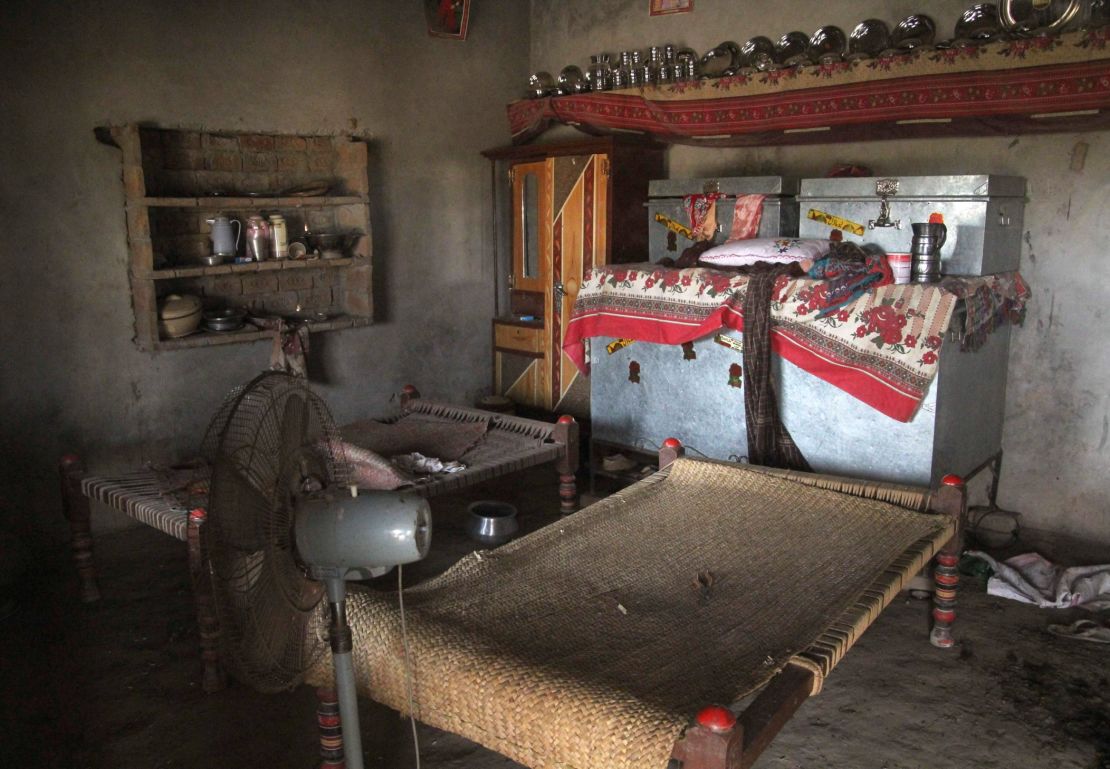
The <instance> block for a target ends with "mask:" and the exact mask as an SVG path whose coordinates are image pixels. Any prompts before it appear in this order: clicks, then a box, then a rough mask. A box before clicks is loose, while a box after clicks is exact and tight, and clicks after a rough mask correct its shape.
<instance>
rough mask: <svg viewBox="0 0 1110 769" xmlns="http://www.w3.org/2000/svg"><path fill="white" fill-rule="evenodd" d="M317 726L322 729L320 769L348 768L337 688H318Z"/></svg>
mask: <svg viewBox="0 0 1110 769" xmlns="http://www.w3.org/2000/svg"><path fill="white" fill-rule="evenodd" d="M316 699H317V701H318V702H319V704H318V705H317V706H316V726H317V728H318V729H319V730H320V769H346V766H347V764H346V761H345V760H344V757H343V723H342V721H341V720H340V718H339V697H337V696H336V694H335V689H328V688H326V687H321V688H319V689H317V690H316Z"/></svg>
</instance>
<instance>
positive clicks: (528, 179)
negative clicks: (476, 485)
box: [482, 137, 663, 418]
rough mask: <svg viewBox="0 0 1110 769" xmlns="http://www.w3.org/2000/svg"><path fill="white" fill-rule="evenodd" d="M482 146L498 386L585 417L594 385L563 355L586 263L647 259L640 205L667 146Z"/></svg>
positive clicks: (519, 398)
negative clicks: (490, 210)
mask: <svg viewBox="0 0 1110 769" xmlns="http://www.w3.org/2000/svg"><path fill="white" fill-rule="evenodd" d="M482 154H483V155H485V156H486V157H487V158H489V160H490V161H491V162H492V164H493V188H494V190H493V193H494V211H495V215H494V222H495V241H496V247H497V266H498V269H497V272H496V274H497V276H498V285H497V287H496V291H497V297H498V312H497V314H496V317H495V318H494V319H493V328H492V340H493V359H494V365H493V389H494V393H495V394H498V395H505V396H507V397H508V398H510V399H512V400H513V401H514V402H515V403H517V404H520V405H522V406H528V407H533V408H538V409H542V410H545V411H552V412H559V413H570V414H574V415H575V416H578V417H582V418H585V417H588V416H589V384H588V383H587V382H585V381H583V379H582V377H580V376H579V374H578V371H577V369H575V367H574V364H573V363H571V361H570V359H569V358H568V357H567V356H566V355H564V354H563V352H562V339H563V333H564V331H565V329H566V324H567V321H568V320H569V319H570V310H571V308H572V307H573V305H574V299H575V297H576V296H577V295H578V289H579V288H580V286H581V283H582V275H583V273H584V272H585V271H586V270H588V269H590V268H591V267H593V266H594V265H600V264H610V263H616V262H642V261H646V260H647V258H648V250H647V241H648V231H647V219H646V216H645V214H644V205H645V204H646V202H647V196H648V181H649V180H651V179H657V178H660V177H662V176H663V147H662V146H661V145H658V144H654V143H649V142H645V141H642V140H639V141H637V140H631V139H620V138H617V137H602V138H597V139H589V140H583V141H575V142H567V143H562V144H545V145H533V146H524V147H505V148H499V149H494V150H487V151H486V152H484V153H482ZM502 278H503V280H502Z"/></svg>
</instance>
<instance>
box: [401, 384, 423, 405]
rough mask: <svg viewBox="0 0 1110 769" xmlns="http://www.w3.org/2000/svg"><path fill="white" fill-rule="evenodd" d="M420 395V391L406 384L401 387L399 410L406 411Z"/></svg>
mask: <svg viewBox="0 0 1110 769" xmlns="http://www.w3.org/2000/svg"><path fill="white" fill-rule="evenodd" d="M419 397H420V391H419V390H417V389H416V388H415V387H413V386H412V385H410V384H408V385H405V386H404V387H402V388H401V411H408V410H409V406H410V405H411V404H412V402H413V401H414V400H416V399H417V398H419Z"/></svg>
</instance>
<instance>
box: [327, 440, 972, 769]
mask: <svg viewBox="0 0 1110 769" xmlns="http://www.w3.org/2000/svg"><path fill="white" fill-rule="evenodd" d="M950 531H951V530H950V524H949V522H948V520H947V519H945V518H942V517H940V516H935V515H928V514H924V513H919V512H914V511H910V510H906V509H904V508H901V507H896V506H894V505H891V504H888V503H886V502H881V501H877V500H873V499H861V498H858V497H854V496H851V495H848V494H844V493H839V492H836V491H831V490H828V489H824V488H817V487H814V486H811V485H808V484H805V483H801V482H799V481H796V480H792V479H790V478H783V477H777V476H774V475H768V474H766V473H762V472H758V471H755V470H751V469H747V468H744V467H741V466H735V465H726V464H723V463H717V462H706V461H695V460H685V459H683V460H679V461H677V462H676V463H675V464H674V465H672V466H671V468H669V469H668V471H666V472H664V473H659V474H657V475H656V476H653V477H652V478H650V479H647V480H645V481H643V482H641V483H638V484H636V485H635V486H632V487H630V488H629V489H628V490H626V491H625V492H622V493H620V494H618V495H614V496H612V497H609V498H607V499H604V500H601V501H600V502H598V503H596V504H594V505H592V506H590V507H589V508H587V509H585V510H583V511H581V512H579V513H577V514H575V515H574V516H571V517H569V518H567V519H564V520H561V521H559V522H556V523H554V524H552V525H550V526H548V527H546V528H544V529H542V530H540V531H537V532H535V533H534V534H532V535H530V536H528V537H525V538H522V539H520V540H517V541H516V542H513V543H511V544H509V545H506V546H505V547H502V548H500V549H498V550H495V551H489V552H482V553H477V554H472V555H471V556H468V557H467V558H464V559H463V560H462V561H460V562H459V563H458V564H456V565H455V566H454V567H452V568H451V569H450V570H448V571H447V572H445V573H444V574H442V575H441V576H439V577H437V578H435V579H433V580H430V581H429V582H426V583H424V584H422V585H419V586H417V587H414V588H412V589H410V590H407V591H406V592H405V606H406V610H407V615H406V616H407V625H408V633H409V644H410V648H411V653H412V673H413V688H414V703H415V707H414V709H415V712H416V716H417V717H418V718H419V719H421V720H422V721H425V722H426V723H429V724H432V725H433V726H437V727H440V728H443V729H447V730H449V731H452V732H456V733H458V734H461V735H463V736H465V737H468V738H470V739H473V740H475V741H476V742H479V743H481V744H483V745H485V746H487V747H489V748H491V749H493V750H496V751H498V752H500V753H503V754H505V755H506V756H509V757H510V758H512V759H514V760H516V761H519V762H521V763H523V764H525V765H528V766H531V767H534V768H535V769H556V768H557V769H650V768H652V767H658V769H663V767H665V766H666V764H667V758H668V757H669V755H670V750H671V747H672V744H673V742H674V739H675V737H677V736H678V734H679V733H680V732H681V730H682V728H683V727H684V726H685V724H686V723H687V722H688V720H689V718H690V716H691V715H692V714H693V713H694V712H695V711H696V710H697V709H698V708H700V707H701V706H703V705H705V704H707V703H713V702H725V703H727V702H732V701H734V700H736V699H738V698H740V697H743V696H744V695H745V694H747V693H749V692H751V691H753V690H755V689H757V688H759V687H760V686H762V685H763V684H764V683H766V681H767V680H768V679H769V678H770V677H771V676H772V675H773V674H774V673H775V672H777V670H779V669H781V667H782V666H783V665H785V664H786V663H787V662H788V661H789V660H790V659H791V658H792V657H795V655H798V654H799V653H802V652H805V653H807V654H808V653H812V652H813V650H814V649H815V648H816V649H818V650H820V648H822V645H823V644H824V645H826V646H827V645H829V644H830V643H831V644H832V645H834V646H837V645H839V646H840V647H842V648H844V649H846V647H847V645H850V640H848V642H847V643H843V636H844V634H845V631H844V630H843V629H842V628H844V627H846V628H847V630H848V631H849V632H854V631H853V630H852V627H853V626H855V625H856V624H858V621H857V620H858V617H859V616H864V615H866V614H867V613H868V612H870V611H872V610H873V605H874V600H873V599H872V598H871V597H869V596H868V592H869V591H873V590H874V589H875V586H876V585H879V586H882V585H883V584H886V583H888V582H890V581H891V579H890V572H891V568H892V567H891V565H892V564H895V563H896V562H899V561H900V560H901V561H902V562H904V563H908V562H909V561H915V560H918V559H919V558H920V557H927V556H922V555H921V553H924V552H925V551H930V552H931V550H932V549H933V547H934V546H935V544H936V543H940V542H943V540H944V539H946V538H947V536H948V535H949V534H950ZM922 543H924V544H922ZM914 551H920V552H919V555H918V556H912V557H908V556H907V555H906V554H907V552H911V553H912V552H914ZM897 568H900V567H896V569H897ZM704 572H710V573H711V574H712V575H713V577H712V580H713V584H712V587H711V588H710V589H709V591H708V596H704V595H703V592H702V591H701V590H699V589H698V588H697V587H696V585H697V576H698V574H699V573H704ZM881 592H882V591H881V590H880V593H881ZM348 611H349V613H350V616H351V624H352V626H353V628H354V633H355V639H356V640H355V658H356V665H357V675H358V679H359V687H360V691H362V692H363V693H364V694H365V695H367V696H370V697H372V698H373V699H376V700H379V701H381V702H383V703H385V704H387V705H389V706H390V707H393V708H395V709H397V710H400V711H402V712H407V711H408V699H407V693H406V685H405V679H406V666H405V664H404V652H403V644H402V641H401V633H400V617H399V614H398V611H397V606H396V596H395V595H389V594H385V593H375V592H372V591H369V590H365V589H356V590H353V591H352V594H351V597H350V601H349V606H348ZM320 617H321V620H323V614H322V613H321V614H320ZM845 623H846V624H845ZM838 628H841V629H838ZM314 632H317V633H320V634H321V635H323V634H324V633H325V630H324V629H323V628H322V627H320V628H316V629H315V631H314ZM837 639H841V640H840V641H838V640H837ZM833 652H834V653H831V654H826V655H824V656H822V655H820V654H818V655H817V656H816V658H814V659H811V662H812V663H813V665H814V666H815V667H821V666H823V665H826V666H827V667H829V668H831V666H832V665H833V664H835V662H836V661H837V660H838V659H839V656H836V653H835V652H836V650H835V649H834V650H833ZM328 664H329V662H328V660H326V659H325V660H324V661H323V662H322V663H321V665H319V666H318V667H317V668H316V669H315V670H313V671H312V672H311V674H310V676H309V680H310V681H312V682H313V683H317V684H319V683H324V682H327V681H330V669H329V668H328Z"/></svg>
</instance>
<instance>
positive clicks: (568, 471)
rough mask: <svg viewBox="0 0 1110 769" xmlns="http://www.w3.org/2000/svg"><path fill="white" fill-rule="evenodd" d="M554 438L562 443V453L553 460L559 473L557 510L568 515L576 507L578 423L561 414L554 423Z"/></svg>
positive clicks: (572, 418)
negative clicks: (563, 448)
mask: <svg viewBox="0 0 1110 769" xmlns="http://www.w3.org/2000/svg"><path fill="white" fill-rule="evenodd" d="M554 438H555V440H556V441H557V442H558V443H561V444H563V446H564V447H565V450H564V452H563V455H562V456H561V457H559V458H558V459H557V460H556V461H555V469H556V470H557V471H558V473H559V512H560V513H562V514H563V515H569V514H570V513H573V512H574V511H575V510H577V509H578V485H577V482H576V481H575V473H577V472H578V423H577V422H576V421H574V417H572V416H570V415H569V414H563V415H562V416H561V417H559V419H558V421H557V422H556V423H555V433H554Z"/></svg>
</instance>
